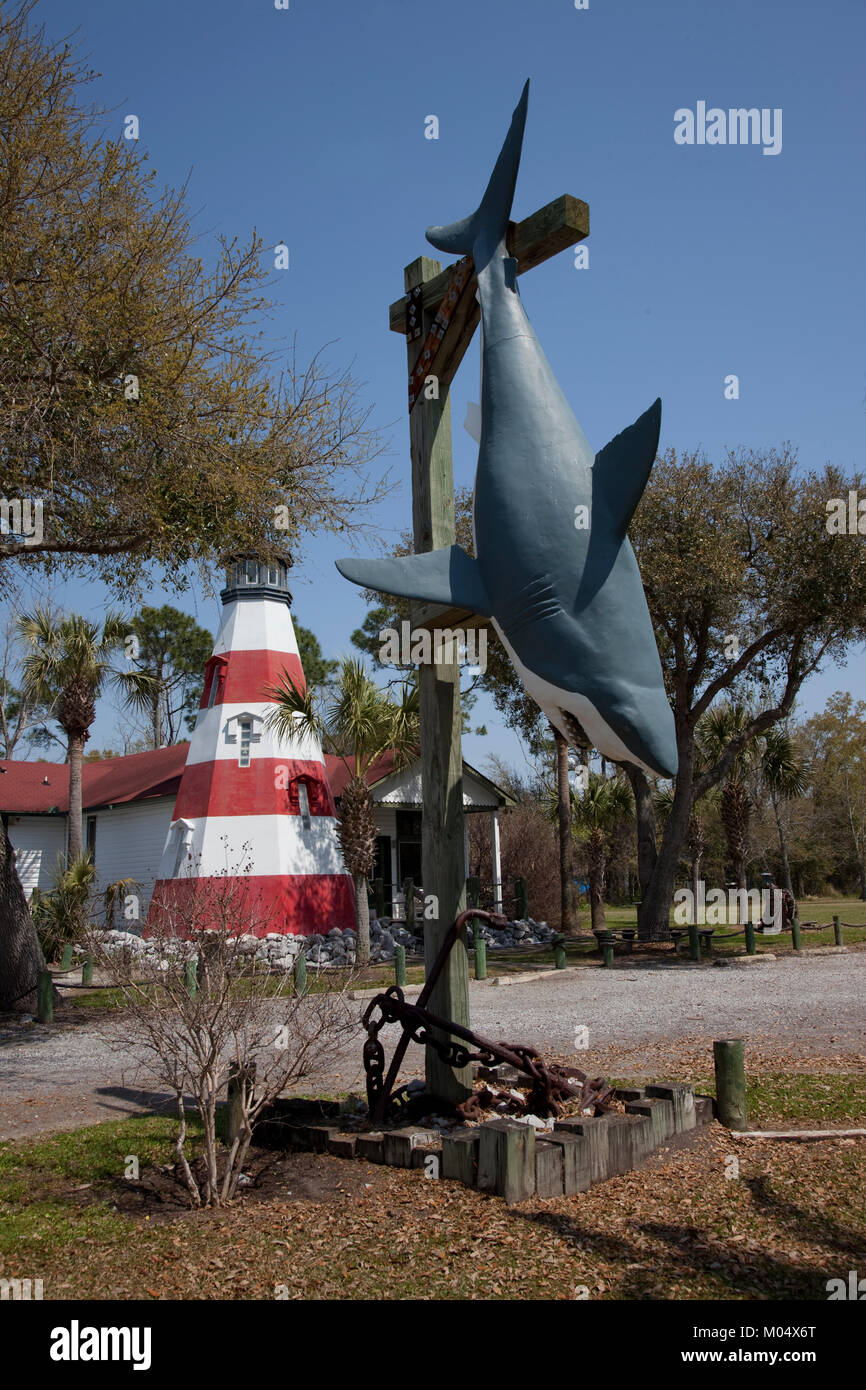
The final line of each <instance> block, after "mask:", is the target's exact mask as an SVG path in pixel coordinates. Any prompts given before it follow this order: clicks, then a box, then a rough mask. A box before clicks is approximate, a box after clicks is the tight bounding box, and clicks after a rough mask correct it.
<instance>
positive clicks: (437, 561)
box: [337, 545, 492, 618]
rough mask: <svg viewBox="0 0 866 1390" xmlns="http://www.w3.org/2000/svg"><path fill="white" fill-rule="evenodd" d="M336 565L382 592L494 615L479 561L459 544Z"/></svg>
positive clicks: (347, 575)
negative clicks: (399, 555) (442, 548)
mask: <svg viewBox="0 0 866 1390" xmlns="http://www.w3.org/2000/svg"><path fill="white" fill-rule="evenodd" d="M337 569H338V570H339V571H340V573H341V574H342V575H343V577H344V578H345V579H350V580H351V581H352V583H353V584H360V585H362V586H363V588H365V589H375V590H376V591H377V592H378V593H380V594H397V595H398V596H399V597H400V598H414V599H418V600H420V601H422V602H425V603H442V604H447V605H448V606H449V607H453V608H465V609H467V610H468V611H469V612H471V613H479V614H481V616H482V617H485V618H489V617H490V615H491V611H492V610H491V608H490V601H489V599H488V597H487V590H486V589H485V587H484V581H483V579H482V578H481V571H480V570H479V568H478V565H477V562H476V561H475V560H473V559H472V557H471V556H470V555H467V554H466V551H465V550H461V548H460V546H459V545H452V546H450V547H449V548H448V549H447V550H428V551H426V552H425V553H424V554H423V555H406V556H401V557H400V558H398V559H392V560H338V561H337Z"/></svg>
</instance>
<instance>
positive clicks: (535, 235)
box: [388, 193, 589, 333]
mask: <svg viewBox="0 0 866 1390" xmlns="http://www.w3.org/2000/svg"><path fill="white" fill-rule="evenodd" d="M588 236H589V207H588V205H587V204H586V203H584V202H582V201H581V199H580V198H573V197H572V196H571V194H570V193H563V194H562V195H561V196H560V197H559V198H554V200H553V202H552V203H548V204H547V205H546V206H545V207H543V208H539V210H538V212H533V213H532V215H531V216H530V217H526V218H524V220H523V221H522V222H511V223H509V227H508V236H507V238H506V245H507V247H508V251H509V254H510V255H512V256H514V257H515V259H516V260H517V273H518V275H523V274H524V272H525V271H527V270H532V269H534V267H535V266H537V265H541V263H542V262H543V261H549V260H550V258H551V256H556V255H558V254H559V252H560V251H565V250H567V248H568V247H569V246H576V245H577V243H578V242H579V241H583V240H584V239H585V238H586V237H588ZM452 272H453V266H448V267H446V269H445V270H443V271H441V272H440V274H438V275H434V276H433V277H432V279H430V280H427V281H425V283H424V285H423V288H422V296H421V304H422V308H423V309H424V311H425V312H427V313H432V314H435V313H436V311H437V309H438V308H439V305H440V304H441V303H442V300H443V299H444V298H445V295H446V294H447V292H448V286H449V285H450V283H451V275H452ZM467 298H468V299H470V300H471V301H472V302H473V303H474V302H475V296H474V291H473V293H472V294H470V295H467ZM477 321H478V320H477V306H476V323H477ZM388 326H389V328H390V329H391V330H392V331H393V332H394V333H405V332H406V298H405V296H404V297H403V298H402V299H397V300H395V301H394V303H393V304H392V305H391V306H390V307H389V309H388Z"/></svg>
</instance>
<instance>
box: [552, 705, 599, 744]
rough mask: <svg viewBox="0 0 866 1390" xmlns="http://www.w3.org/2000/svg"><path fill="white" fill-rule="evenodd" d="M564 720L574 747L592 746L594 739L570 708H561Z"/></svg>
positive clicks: (570, 741) (569, 739)
mask: <svg viewBox="0 0 866 1390" xmlns="http://www.w3.org/2000/svg"><path fill="white" fill-rule="evenodd" d="M559 713H560V715H561V716H562V722H563V724H564V725H565V727H566V728H567V729H568V741H569V743H570V744H571V745H572V747H573V748H591V747H592V739H591V738H590V737H589V735H588V734H587V732H586V730H585V729H584V727H583V725H582V724H581V722H580V720H579V719H576V718H575V716H574V715H573V714H572V713H571V711H570V710H567V709H562V708H560V711H559Z"/></svg>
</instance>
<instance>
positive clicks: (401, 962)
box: [394, 946, 406, 985]
mask: <svg viewBox="0 0 866 1390" xmlns="http://www.w3.org/2000/svg"><path fill="white" fill-rule="evenodd" d="M394 983H395V984H397V985H405V983H406V947H405V946H395V947H394Z"/></svg>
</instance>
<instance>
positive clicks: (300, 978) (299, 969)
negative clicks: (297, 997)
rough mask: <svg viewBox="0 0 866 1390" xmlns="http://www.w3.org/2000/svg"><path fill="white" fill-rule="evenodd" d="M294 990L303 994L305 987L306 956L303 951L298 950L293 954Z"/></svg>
mask: <svg viewBox="0 0 866 1390" xmlns="http://www.w3.org/2000/svg"><path fill="white" fill-rule="evenodd" d="M294 976H295V990H296V992H297V993H298V994H304V993H305V992H306V989H307V957H306V954H305V952H304V951H299V952H298V954H297V955H296V956H295V969H294Z"/></svg>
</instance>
